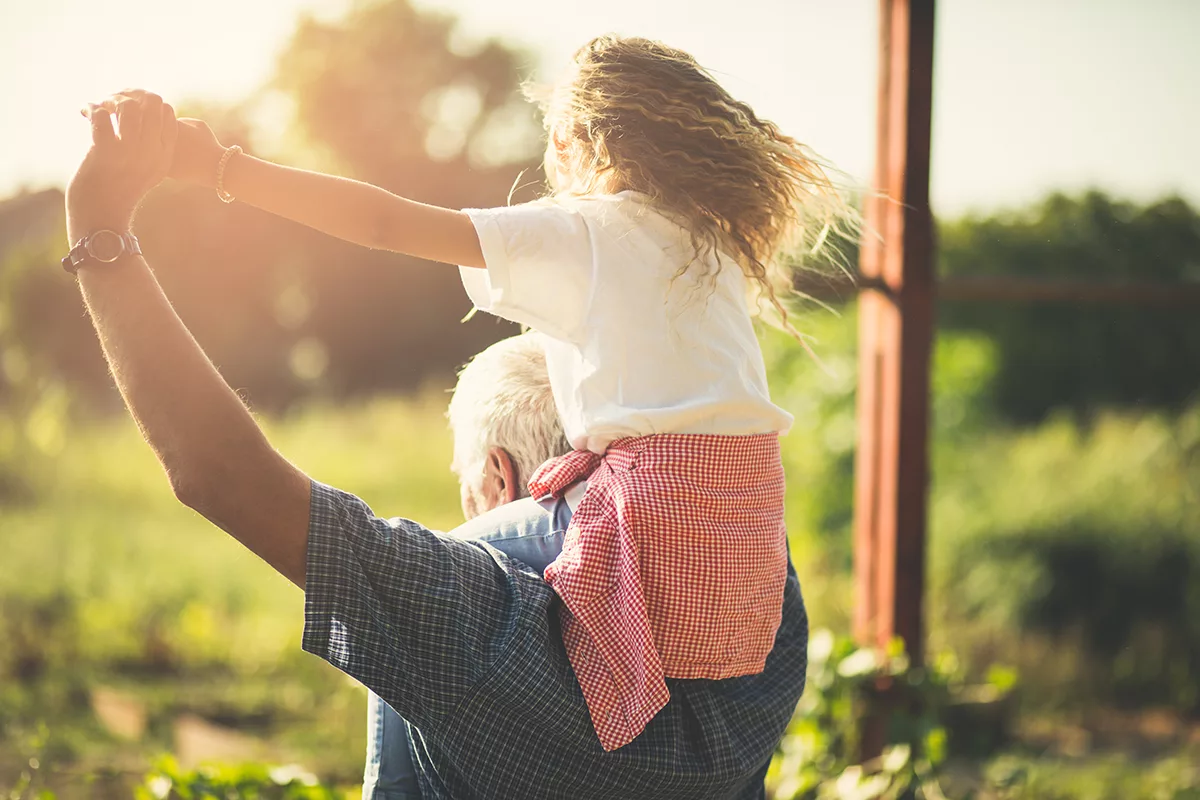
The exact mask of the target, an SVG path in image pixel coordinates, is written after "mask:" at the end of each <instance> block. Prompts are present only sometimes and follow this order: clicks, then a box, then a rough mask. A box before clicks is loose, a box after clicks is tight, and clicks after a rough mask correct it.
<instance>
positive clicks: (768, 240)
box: [527, 36, 858, 352]
mask: <svg viewBox="0 0 1200 800" xmlns="http://www.w3.org/2000/svg"><path fill="white" fill-rule="evenodd" d="M527 93H528V94H529V95H530V97H531V98H532V99H534V100H537V101H539V102H540V104H541V105H542V108H543V111H544V112H545V123H546V129H547V132H548V134H549V136H550V138H551V148H550V150H549V151H548V152H556V153H557V158H558V159H559V163H558V164H557V167H558V169H559V170H561V171H562V172H565V173H566V174H567V175H569V176H570V178H571V180H572V183H571V185H570V186H567V187H556V190H557V192H558V193H567V194H594V193H612V192H617V191H622V190H633V191H636V192H640V193H642V194H644V195H647V196H649V197H650V198H651V199H652V200H653V201H654V203H655V204H656V205H657V206H658V207H659V208H660V209H662V210H663V211H665V212H667V213H668V214H669V215H670V216H672V217H674V218H675V219H676V220H677V221H678V222H679V223H680V224H681V225H682V226H683V227H684V228H685V229H686V230H689V231H690V232H691V238H692V244H693V246H694V250H695V258H694V259H693V260H692V262H691V263H689V264H685V265H683V266H682V267H681V269H680V271H679V274H680V275H682V274H683V273H684V272H686V271H687V270H688V269H690V268H691V266H692V265H693V264H695V263H696V261H697V260H700V259H701V257H702V256H704V255H707V254H708V253H711V252H712V251H713V250H716V251H718V252H721V253H725V254H726V255H727V256H729V257H731V258H732V259H734V260H735V261H736V262H737V264H738V265H739V266H740V267H741V269H742V271H743V272H744V273H745V275H746V277H747V279H748V280H749V284H750V289H751V301H752V303H753V304H754V307H755V308H756V309H757V310H758V311H760V312H761V311H768V310H770V309H772V308H773V309H774V311H775V312H776V314H777V316H778V320H777V321H778V322H779V324H780V325H781V326H782V327H784V328H785V329H786V330H788V331H789V332H790V333H791V334H792V335H793V336H795V337H796V338H797V339H799V340H800V341H801V343H804V341H803V338H802V337H801V336H800V334H799V332H797V331H796V329H795V328H794V327H793V326H792V325H791V323H790V322H789V320H788V314H787V310H786V309H785V308H784V305H783V303H782V302H780V299H779V298H780V294H782V293H790V292H792V283H791V276H790V273H789V270H788V269H787V268H785V266H784V265H783V264H782V262H781V256H782V255H783V254H785V253H786V254H796V253H810V254H811V253H816V252H817V251H818V250H820V249H821V248H822V247H823V246H826V244H827V240H828V239H829V238H830V234H831V233H836V234H841V235H842V236H848V235H851V234H853V233H855V232H857V229H858V216H857V214H856V212H855V211H854V210H853V208H851V207H850V205H849V204H848V203H847V202H846V201H845V199H844V198H843V197H842V195H841V193H840V192H839V190H838V187H837V185H836V184H835V183H834V181H833V180H832V179H831V178H830V172H831V169H830V168H829V167H828V166H827V165H826V164H824V163H823V162H822V160H821V159H820V158H819V157H818V156H817V155H816V154H815V153H813V152H812V150H810V149H809V148H808V147H807V146H805V145H803V144H801V143H800V142H798V141H797V140H795V139H793V138H792V137H790V136H788V135H786V134H784V133H783V132H781V131H780V130H779V128H778V127H777V126H776V125H775V124H774V123H772V122H769V121H767V120H764V119H760V118H759V117H758V116H757V115H756V114H755V113H754V111H753V109H751V108H750V106H748V105H747V104H745V103H742V102H740V101H738V100H735V99H734V98H733V97H732V96H730V94H729V93H728V92H726V91H725V89H723V88H722V87H721V85H720V84H718V83H717V81H716V80H715V79H714V78H713V77H712V76H711V75H710V74H709V73H708V72H707V71H706V70H705V69H704V68H702V67H701V66H700V65H699V64H698V63H697V62H696V60H695V59H694V58H693V57H692V56H690V55H689V54H687V53H685V52H683V51H681V50H676V49H674V48H671V47H667V46H666V45H663V44H660V43H658V42H654V41H650V40H648V39H641V38H623V37H618V36H601V37H598V38H596V39H593V40H592V41H590V42H588V43H587V44H586V45H584V46H583V47H582V48H580V49H579V50H578V51H577V52H576V53H575V56H574V58H573V59H572V64H571V71H570V73H569V74H568V75H567V76H566V77H565V79H564V80H562V81H560V82H559V84H558V85H557V86H555V87H554V88H553V89H552V90H550V91H549V92H546V91H541V90H538V89H536V88H528V87H527ZM548 158H549V156H548ZM550 169H551V167H550V165H547V171H548V172H549V171H550ZM834 260H835V261H838V262H839V263H840V256H839V255H836V254H835V258H834ZM718 263H719V262H718ZM702 277H703V276H702ZM805 347H806V348H807V344H805ZM810 352H811V351H810Z"/></svg>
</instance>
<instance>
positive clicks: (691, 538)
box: [529, 433, 787, 751]
mask: <svg viewBox="0 0 1200 800" xmlns="http://www.w3.org/2000/svg"><path fill="white" fill-rule="evenodd" d="M585 478H586V479H587V480H588V485H587V490H586V492H585V493H584V496H583V499H582V500H581V501H580V503H579V507H578V508H577V509H576V510H575V513H574V516H573V517H572V521H571V525H570V527H569V528H568V529H567V534H566V537H565V539H564V541H563V548H562V554H561V555H560V556H559V557H558V559H556V560H555V561H554V562H553V563H551V564H550V565H549V566H548V567H546V571H545V575H544V576H545V579H546V581H547V583H549V584H550V585H551V586H552V587H553V588H554V590H555V592H556V593H557V594H558V596H559V597H560V598H561V599H562V601H563V608H562V610H561V613H560V620H561V623H562V633H563V644H564V646H565V648H566V651H567V656H568V658H569V659H570V662H571V666H572V667H573V668H574V670H575V674H576V678H577V679H578V681H579V685H580V688H581V689H582V690H583V696H584V700H585V701H586V703H587V707H588V712H589V713H590V715H591V718H592V724H593V726H594V727H595V729H596V734H597V736H598V737H599V739H600V744H601V745H602V746H603V747H604V749H605V750H609V751H611V750H615V749H617V748H618V747H622V746H623V745H626V744H628V743H629V742H631V741H633V740H634V739H635V738H636V737H637V736H638V734H640V733H641V731H642V729H643V728H645V726H646V724H647V723H649V722H650V720H652V719H653V718H654V716H655V715H656V714H657V713H658V712H659V710H660V709H662V707H663V706H664V705H666V703H667V700H668V699H669V697H670V694H669V692H668V690H667V685H666V681H665V678H682V679H713V680H718V679H723V678H732V677H735V676H739V675H753V674H757V673H759V672H761V671H762V669H763V665H764V663H765V661H766V657H767V654H768V653H769V652H770V651H771V648H772V646H773V644H774V641H775V633H776V630H777V629H778V627H779V622H780V615H781V608H782V603H783V589H784V583H785V581H786V579H787V541H786V535H785V530H784V517H783V510H784V489H785V485H784V475H783V464H782V461H781V459H780V450H779V437H778V435H777V434H774V433H772V434H758V435H752V436H714V435H706V434H657V435H653V436H639V437H634V438H627V439H619V440H617V441H615V442H613V443H612V444H610V445H609V447H608V452H607V453H605V454H604V455H603V456H600V455H597V454H595V453H591V452H587V451H579V450H577V451H574V452H571V453H568V454H567V455H565V456H562V457H560V458H556V459H551V460H550V461H547V462H546V463H545V464H543V465H542V466H541V467H540V468H539V469H538V470H537V472H536V473H535V474H534V475H533V477H532V478H531V480H530V482H529V489H530V494H531V495H533V497H535V498H547V497H561V496H562V494H563V493H564V492H565V491H566V490H567V489H568V488H569V487H570V486H572V485H573V484H575V483H577V482H578V481H580V480H583V479H585Z"/></svg>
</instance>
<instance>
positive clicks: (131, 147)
mask: <svg viewBox="0 0 1200 800" xmlns="http://www.w3.org/2000/svg"><path fill="white" fill-rule="evenodd" d="M85 114H86V116H87V117H88V119H89V120H90V121H91V123H92V146H91V149H89V150H88V153H87V156H86V157H84V159H83V163H81V164H80V165H79V169H78V170H77V171H76V172H75V176H74V177H73V178H71V182H70V184H68V185H67V236H68V239H69V240H70V242H71V243H74V242H76V241H78V240H79V239H80V238H82V237H83V236H86V235H87V234H89V233H92V232H94V231H97V230H101V229H105V228H107V229H111V230H116V231H125V230H128V229H129V224H130V222H131V221H132V220H133V212H134V209H136V208H137V205H138V203H140V202H141V200H142V198H143V197H144V196H145V195H146V192H148V191H150V190H151V189H153V188H154V187H155V186H157V185H158V184H159V183H160V182H161V181H162V179H163V178H164V177H166V175H167V170H168V169H169V168H170V166H171V160H172V158H173V156H174V152H175V140H176V133H177V128H176V124H175V110H174V109H173V108H171V106H170V105H168V104H166V103H164V102H163V101H162V98H161V97H159V96H158V95H156V94H151V93H149V92H143V91H140V90H130V91H127V92H122V93H120V94H117V95H114V96H113V97H111V98H109V100H107V101H105V102H104V103H103V104H101V105H91V104H89V105H88V108H87V110H86V112H85ZM114 115H115V116H116V119H117V129H118V130H119V135H118V130H114V129H113V116H114Z"/></svg>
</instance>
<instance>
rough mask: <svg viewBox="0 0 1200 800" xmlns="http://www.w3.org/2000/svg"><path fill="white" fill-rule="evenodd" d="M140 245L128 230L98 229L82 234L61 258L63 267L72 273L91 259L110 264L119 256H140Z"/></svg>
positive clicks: (91, 260) (90, 261)
mask: <svg viewBox="0 0 1200 800" xmlns="http://www.w3.org/2000/svg"><path fill="white" fill-rule="evenodd" d="M141 254H142V246H141V245H139V244H138V240H137V237H136V236H134V235H133V234H132V233H130V232H129V231H126V232H125V233H117V232H116V231H110V230H100V231H96V232H95V233H89V234H88V235H87V236H84V237H83V238H82V239H80V240H79V241H78V242H76V243H75V246H74V247H72V248H71V252H69V253H67V255H66V257H65V258H63V260H62V266H63V269H65V270H66V271H67V272H69V273H71V274H72V275H74V274H75V273H76V272H78V271H79V268H80V267H83V266H87V265H88V264H90V263H92V262H93V261H95V262H97V263H100V264H111V263H112V262H114V261H116V260H117V259H118V258H120V257H121V256H140V255H141Z"/></svg>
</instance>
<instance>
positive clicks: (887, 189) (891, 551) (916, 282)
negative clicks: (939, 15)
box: [854, 0, 934, 756]
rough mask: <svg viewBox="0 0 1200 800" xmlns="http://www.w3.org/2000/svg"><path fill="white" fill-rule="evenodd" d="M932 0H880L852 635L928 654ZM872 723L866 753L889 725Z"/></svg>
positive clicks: (864, 260)
mask: <svg viewBox="0 0 1200 800" xmlns="http://www.w3.org/2000/svg"><path fill="white" fill-rule="evenodd" d="M933 22H934V0H880V3H879V30H880V35H879V87H878V112H877V113H878V135H877V140H876V146H875V147H876V155H875V175H874V186H873V189H874V194H873V195H872V196H871V197H869V198H868V199H867V202H866V207H865V216H866V234H865V236H864V241H863V247H862V251H861V252H862V255H861V263H860V269H861V272H862V275H863V277H864V278H865V279H866V281H865V283H866V284H868V285H869V286H871V287H872V288H869V289H867V290H866V291H864V292H863V293H862V294H861V295H860V298H859V308H858V313H859V385H858V425H859V441H858V459H857V463H856V465H855V520H854V529H855V530H854V548H855V584H856V597H855V615H854V629H855V635H856V637H857V638H858V640H859V641H860V642H862V643H863V644H874V645H880V646H882V645H885V644H887V642H888V641H889V640H890V639H892V638H893V637H896V636H899V637H901V638H902V639H904V642H905V645H906V647H907V649H908V653H909V655H910V657H911V658H912V659H913V661H914V663H919V662H920V661H921V659H922V657H923V649H924V648H923V644H924V631H923V625H922V600H923V594H924V582H925V581H924V577H925V504H926V494H927V481H928V463H927V458H928V457H927V447H928V442H927V438H928V417H929V356H930V348H931V344H932V340H933V300H934V274H933V222H932V215H931V213H930V208H929V141H930V124H931V123H930V112H931V107H932V94H933ZM883 716H884V715H880V716H878V717H876V718H875V719H873V720H872V721H871V724H869V725H868V726H867V728H868V730H867V733H866V738H865V741H864V742H863V743H862V744H863V751H864V755H867V756H870V755H873V754H874V753H876V752H878V750H879V747H881V746H882V744H883V739H882V736H883V730H884V726H885V725H886V719H883Z"/></svg>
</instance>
